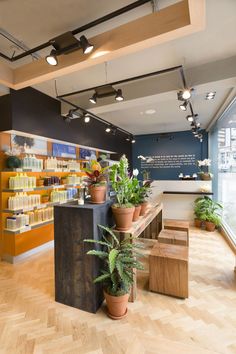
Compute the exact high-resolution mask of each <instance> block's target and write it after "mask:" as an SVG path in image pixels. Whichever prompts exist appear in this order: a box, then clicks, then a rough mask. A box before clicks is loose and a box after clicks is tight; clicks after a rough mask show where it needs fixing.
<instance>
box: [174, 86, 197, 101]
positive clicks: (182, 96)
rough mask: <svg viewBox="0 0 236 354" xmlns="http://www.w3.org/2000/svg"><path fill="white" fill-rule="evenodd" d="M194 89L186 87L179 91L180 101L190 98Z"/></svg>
mask: <svg viewBox="0 0 236 354" xmlns="http://www.w3.org/2000/svg"><path fill="white" fill-rule="evenodd" d="M192 91H193V89H184V90H182V91H179V92H177V98H178V100H179V101H186V100H189V99H190V97H191V92H192Z"/></svg>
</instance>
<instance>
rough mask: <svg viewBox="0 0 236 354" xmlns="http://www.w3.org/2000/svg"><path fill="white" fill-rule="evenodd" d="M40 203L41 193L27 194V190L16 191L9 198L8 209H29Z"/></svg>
mask: <svg viewBox="0 0 236 354" xmlns="http://www.w3.org/2000/svg"><path fill="white" fill-rule="evenodd" d="M38 205H40V194H31V195H27V194H26V193H25V192H22V193H16V195H15V196H13V197H9V198H8V209H10V210H17V209H27V208H32V207H35V206H38Z"/></svg>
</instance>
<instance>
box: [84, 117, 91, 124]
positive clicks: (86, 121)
mask: <svg viewBox="0 0 236 354" xmlns="http://www.w3.org/2000/svg"><path fill="white" fill-rule="evenodd" d="M89 122H90V116H89V115H85V116H84V123H89Z"/></svg>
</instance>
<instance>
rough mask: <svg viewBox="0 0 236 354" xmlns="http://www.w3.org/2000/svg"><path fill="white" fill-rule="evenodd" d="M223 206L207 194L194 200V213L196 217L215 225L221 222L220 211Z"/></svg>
mask: <svg viewBox="0 0 236 354" xmlns="http://www.w3.org/2000/svg"><path fill="white" fill-rule="evenodd" d="M222 209H223V207H222V205H221V204H220V203H218V202H215V201H214V200H212V199H211V198H209V197H208V196H204V197H201V198H197V199H196V200H195V202H194V215H195V217H196V218H197V219H199V220H203V221H209V222H213V223H214V224H215V225H216V226H220V224H221V211H222Z"/></svg>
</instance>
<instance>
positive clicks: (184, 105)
mask: <svg viewBox="0 0 236 354" xmlns="http://www.w3.org/2000/svg"><path fill="white" fill-rule="evenodd" d="M187 106H188V101H184V102H183V103H181V105H180V106H179V108H180V109H181V111H186V110H187Z"/></svg>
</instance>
